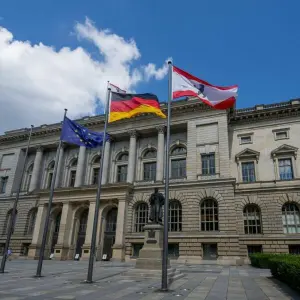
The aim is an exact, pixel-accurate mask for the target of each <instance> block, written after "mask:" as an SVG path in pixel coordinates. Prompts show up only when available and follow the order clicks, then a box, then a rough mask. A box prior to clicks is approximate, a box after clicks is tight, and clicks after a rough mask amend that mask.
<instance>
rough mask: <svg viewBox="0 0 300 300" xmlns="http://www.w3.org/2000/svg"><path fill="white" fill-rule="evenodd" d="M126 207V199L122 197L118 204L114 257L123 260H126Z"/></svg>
mask: <svg viewBox="0 0 300 300" xmlns="http://www.w3.org/2000/svg"><path fill="white" fill-rule="evenodd" d="M126 208H127V202H126V200H125V199H120V200H119V205H118V216H117V230H116V238H115V244H114V246H113V259H117V260H121V261H124V260H125V244H124V231H125V223H126Z"/></svg>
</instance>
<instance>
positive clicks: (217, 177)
mask: <svg viewBox="0 0 300 300" xmlns="http://www.w3.org/2000/svg"><path fill="white" fill-rule="evenodd" d="M219 178H220V174H219V173H216V174H212V175H202V174H197V179H198V180H209V179H219Z"/></svg>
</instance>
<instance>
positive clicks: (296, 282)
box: [269, 255, 300, 290]
mask: <svg viewBox="0 0 300 300" xmlns="http://www.w3.org/2000/svg"><path fill="white" fill-rule="evenodd" d="M269 266H270V269H271V273H272V275H273V276H274V277H275V278H277V279H279V280H281V281H283V282H285V283H287V284H288V285H289V286H291V287H292V288H294V289H297V290H300V257H299V256H296V255H285V256H278V257H273V258H271V259H270V260H269Z"/></svg>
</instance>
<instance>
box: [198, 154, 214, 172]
mask: <svg viewBox="0 0 300 300" xmlns="http://www.w3.org/2000/svg"><path fill="white" fill-rule="evenodd" d="M201 165H202V175H215V174H216V160H215V153H209V154H201Z"/></svg>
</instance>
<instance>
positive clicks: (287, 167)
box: [278, 158, 294, 180]
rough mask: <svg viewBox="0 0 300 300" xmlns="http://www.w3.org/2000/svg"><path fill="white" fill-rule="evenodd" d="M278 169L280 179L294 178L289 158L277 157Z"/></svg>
mask: <svg viewBox="0 0 300 300" xmlns="http://www.w3.org/2000/svg"><path fill="white" fill-rule="evenodd" d="M278 169H279V177H280V179H281V180H291V179H293V178H294V175H293V164H292V159H291V158H282V159H278Z"/></svg>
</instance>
